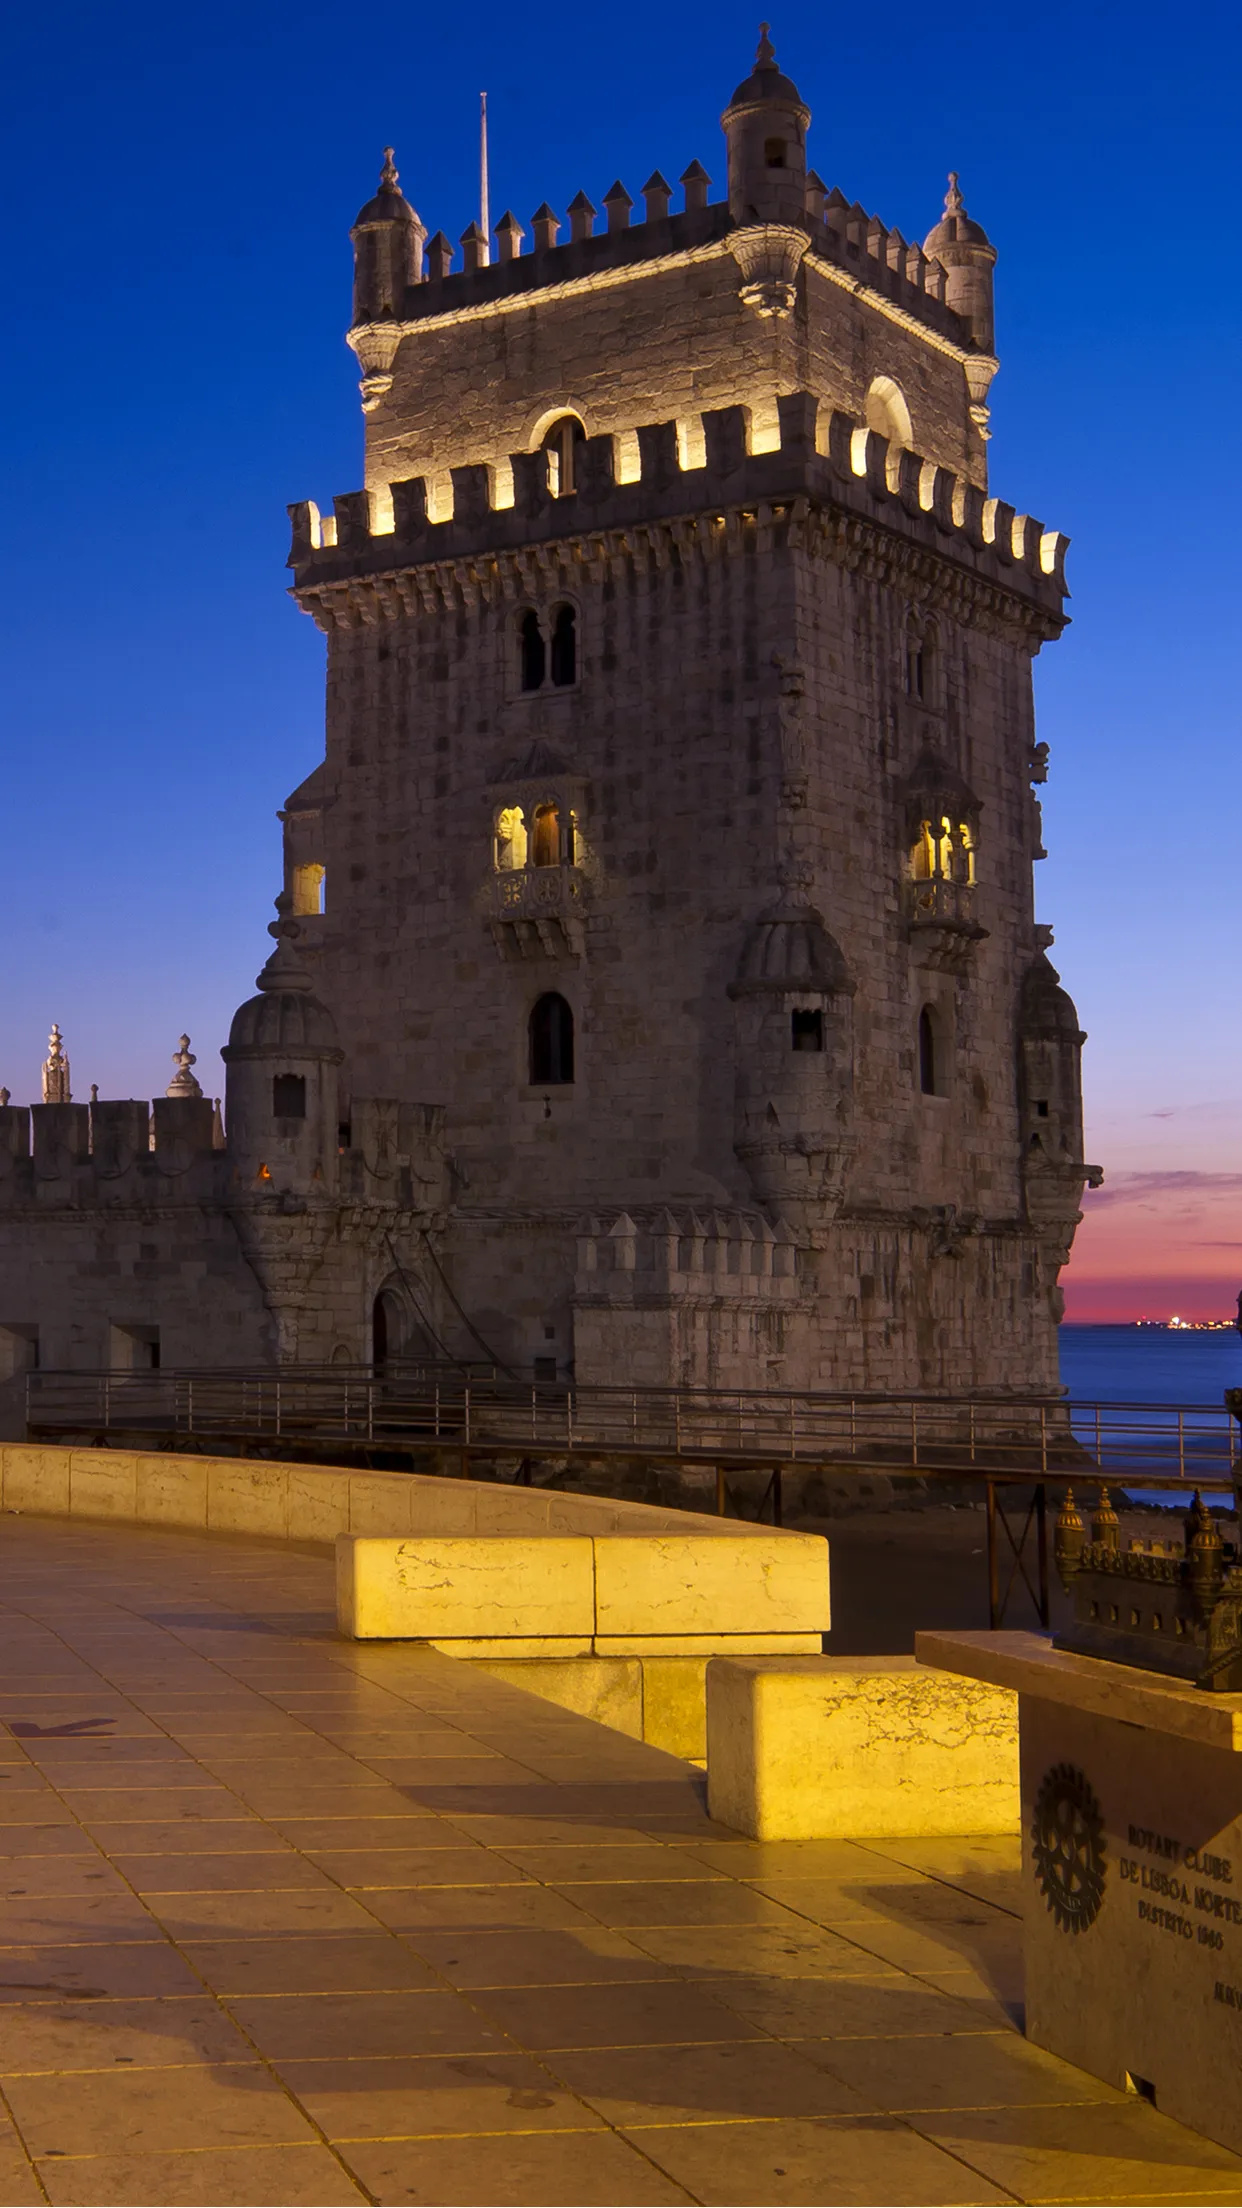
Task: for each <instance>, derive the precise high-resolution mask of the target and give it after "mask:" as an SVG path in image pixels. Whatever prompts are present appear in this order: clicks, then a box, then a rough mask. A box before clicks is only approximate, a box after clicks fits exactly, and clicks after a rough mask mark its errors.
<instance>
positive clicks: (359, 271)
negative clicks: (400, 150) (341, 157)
mask: <svg viewBox="0 0 1242 2208" xmlns="http://www.w3.org/2000/svg"><path fill="white" fill-rule="evenodd" d="M349 235H350V239H351V241H352V244H353V248H354V322H355V324H357V323H360V322H377V321H382V320H384V319H385V318H386V317H387V316H389V315H399V314H400V312H401V308H402V303H403V301H404V299H405V294H406V291H407V290H408V288H409V286H410V285H411V284H417V283H419V282H421V280H422V273H423V246H424V245H425V243H426V240H427V232H426V230H425V228H424V226H423V224H422V223H421V222H420V221H419V218H418V215H417V214H416V213H415V211H414V209H413V207H411V205H410V203H409V200H408V199H407V198H406V196H405V194H404V192H403V191H402V190H401V185H400V179H399V177H398V173H397V170H396V169H395V167H394V166H393V149H392V147H391V146H385V148H384V166H383V168H382V169H381V171H380V181H379V190H378V191H377V192H376V194H375V197H374V199H369V200H368V201H367V203H366V206H365V207H363V208H362V209H361V211H360V212H359V214H358V217H357V220H356V221H355V223H354V226H353V228H352V230H351V231H350V233H349Z"/></svg>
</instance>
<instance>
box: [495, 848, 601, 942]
mask: <svg viewBox="0 0 1242 2208" xmlns="http://www.w3.org/2000/svg"><path fill="white" fill-rule="evenodd" d="M585 904H586V877H585V875H584V874H583V872H582V869H581V868H580V867H577V866H570V865H564V864H562V865H560V866H525V867H515V868H514V869H513V871H512V872H498V873H496V874H495V875H494V876H493V877H492V880H491V882H490V883H489V885H488V896H487V919H488V925H489V927H490V929H491V932H492V939H493V941H494V943H495V945H496V948H497V950H498V951H499V952H500V955H501V957H502V958H508V959H518V958H581V956H582V949H583V915H584V911H585Z"/></svg>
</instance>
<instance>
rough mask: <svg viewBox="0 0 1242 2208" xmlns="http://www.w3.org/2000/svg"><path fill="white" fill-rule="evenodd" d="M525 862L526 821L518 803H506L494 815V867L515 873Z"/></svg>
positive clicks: (501, 871)
mask: <svg viewBox="0 0 1242 2208" xmlns="http://www.w3.org/2000/svg"><path fill="white" fill-rule="evenodd" d="M525 864H526V821H525V817H524V815H523V813H522V809H521V807H520V805H506V806H505V808H504V811H503V812H501V813H499V814H498V815H497V817H496V867H497V871H498V872H499V873H501V874H513V873H517V872H518V871H519V870H520V868H522V867H524V866H525Z"/></svg>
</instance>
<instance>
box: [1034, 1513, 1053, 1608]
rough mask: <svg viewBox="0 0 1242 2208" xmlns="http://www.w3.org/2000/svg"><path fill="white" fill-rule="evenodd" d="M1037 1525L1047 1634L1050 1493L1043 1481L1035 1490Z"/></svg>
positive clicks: (1041, 1596)
mask: <svg viewBox="0 0 1242 2208" xmlns="http://www.w3.org/2000/svg"><path fill="white" fill-rule="evenodd" d="M1035 1525H1036V1533H1037V1538H1038V1542H1039V1622H1040V1624H1041V1625H1042V1627H1043V1629H1044V1631H1045V1633H1046V1632H1047V1630H1048V1625H1049V1620H1050V1617H1051V1612H1050V1611H1049V1608H1048V1491H1047V1488H1046V1487H1045V1485H1044V1483H1043V1481H1042V1480H1041V1481H1040V1483H1039V1486H1038V1487H1037V1488H1036V1490H1035Z"/></svg>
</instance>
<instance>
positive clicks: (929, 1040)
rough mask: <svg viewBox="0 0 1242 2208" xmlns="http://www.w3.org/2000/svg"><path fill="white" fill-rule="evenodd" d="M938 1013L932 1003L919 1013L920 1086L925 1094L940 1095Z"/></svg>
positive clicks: (940, 1073) (940, 1070)
mask: <svg viewBox="0 0 1242 2208" xmlns="http://www.w3.org/2000/svg"><path fill="white" fill-rule="evenodd" d="M938 1045H939V1038H938V1036H937V1033H936V1015H935V1013H934V1012H933V1010H932V1008H931V1006H930V1004H925V1005H924V1006H923V1009H922V1011H921V1012H920V1014H919V1087H920V1089H921V1090H922V1092H923V1094H924V1096H939V1095H940V1093H941V1091H940V1082H941V1078H942V1069H941V1066H940V1064H939V1062H938V1061H939V1057H940V1052H939V1047H938Z"/></svg>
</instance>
